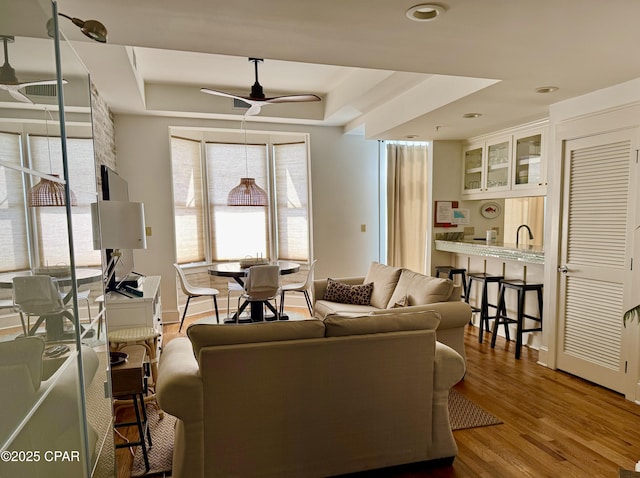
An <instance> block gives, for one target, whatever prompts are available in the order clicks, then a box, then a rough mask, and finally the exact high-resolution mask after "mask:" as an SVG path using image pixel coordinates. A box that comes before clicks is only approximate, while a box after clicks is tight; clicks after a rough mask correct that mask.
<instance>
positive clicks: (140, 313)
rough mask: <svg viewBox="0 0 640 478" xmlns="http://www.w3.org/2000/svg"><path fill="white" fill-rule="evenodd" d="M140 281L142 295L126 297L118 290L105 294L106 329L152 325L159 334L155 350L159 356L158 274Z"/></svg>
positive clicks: (159, 302)
mask: <svg viewBox="0 0 640 478" xmlns="http://www.w3.org/2000/svg"><path fill="white" fill-rule="evenodd" d="M142 281H143V282H142V290H143V295H142V297H127V296H125V295H122V294H119V293H118V292H109V293H107V294H106V301H105V305H106V308H107V330H108V331H113V330H118V329H126V328H130V327H153V328H154V330H155V331H156V332H158V333H159V334H160V336H159V337H158V350H157V356H158V357H159V356H160V348H161V347H162V303H161V301H160V276H146V277H144V278H143V279H142ZM129 295H132V294H129Z"/></svg>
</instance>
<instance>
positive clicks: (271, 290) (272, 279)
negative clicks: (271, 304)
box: [244, 265, 280, 300]
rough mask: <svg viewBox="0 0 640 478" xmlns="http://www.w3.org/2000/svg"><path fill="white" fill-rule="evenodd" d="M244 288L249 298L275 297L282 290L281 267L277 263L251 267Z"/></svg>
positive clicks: (265, 298)
mask: <svg viewBox="0 0 640 478" xmlns="http://www.w3.org/2000/svg"><path fill="white" fill-rule="evenodd" d="M244 290H245V292H246V294H247V296H249V300H267V299H270V298H272V297H275V296H276V295H278V293H279V290H280V267H278V266H277V265H267V266H253V267H250V268H249V272H248V273H247V279H246V281H245V283H244Z"/></svg>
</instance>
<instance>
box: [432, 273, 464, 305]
mask: <svg viewBox="0 0 640 478" xmlns="http://www.w3.org/2000/svg"><path fill="white" fill-rule="evenodd" d="M440 274H444V275H445V276H446V277H447V278H448V279H451V280H452V281H454V282H455V276H460V279H461V284H462V295H461V297H462V298H463V299H466V298H467V269H466V268H464V267H454V266H436V277H440Z"/></svg>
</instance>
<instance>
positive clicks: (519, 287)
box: [491, 280, 542, 359]
mask: <svg viewBox="0 0 640 478" xmlns="http://www.w3.org/2000/svg"><path fill="white" fill-rule="evenodd" d="M507 289H513V290H515V291H516V292H517V293H518V310H517V317H516V318H515V319H513V318H511V317H509V316H508V315H507V306H506V304H505V300H504V293H505V291H506V290H507ZM527 292H536V294H537V297H538V317H534V316H532V315H528V314H525V311H524V306H525V296H526V293H527ZM525 318H526V319H530V320H534V321H536V322H539V323H540V326H539V327H534V328H529V329H525V328H524V319H525ZM500 324H504V327H505V336H506V338H507V340H510V338H509V325H508V324H516V359H519V358H520V351H521V349H522V334H524V333H526V332H539V331H541V330H542V284H540V283H527V282H526V281H524V280H501V281H500V292H499V293H498V315H497V317H496V320H495V322H494V323H493V335H492V337H491V348H494V347H495V346H496V337H497V336H498V326H499V325H500Z"/></svg>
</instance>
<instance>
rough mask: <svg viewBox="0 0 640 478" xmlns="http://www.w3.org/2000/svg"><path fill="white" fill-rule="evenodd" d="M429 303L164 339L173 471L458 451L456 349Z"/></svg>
mask: <svg viewBox="0 0 640 478" xmlns="http://www.w3.org/2000/svg"><path fill="white" fill-rule="evenodd" d="M439 322H440V315H439V314H438V313H437V312H435V311H426V310H422V311H419V310H416V309H415V308H414V309H411V308H408V310H406V311H405V310H388V311H386V313H383V314H380V315H378V316H370V317H357V318H348V317H340V316H338V315H335V314H334V315H332V316H331V317H327V318H326V319H324V320H319V319H309V320H291V321H288V322H284V321H283V322H263V323H252V324H231V325H229V324H227V325H223V324H216V323H214V321H213V320H204V321H200V322H197V323H194V324H192V325H191V326H190V327H189V328H188V329H187V335H188V337H180V338H176V339H174V340H172V341H171V342H169V343H168V344H167V345H166V346H165V347H164V350H163V353H162V356H161V358H160V368H159V373H158V384H157V390H156V392H157V395H156V397H157V399H158V402H159V404H160V406H161V407H162V409H163V410H165V411H166V412H167V413H169V414H171V415H174V416H175V417H177V422H176V430H175V441H174V452H173V470H172V477H174V478H205V477H207V478H213V477H239V476H241V477H243V478H250V477H257V476H260V477H278V478H287V477H292V478H293V477H295V478H298V477H302V476H304V477H306V478H307V477H308V478H313V477H324V476H334V475H340V474H344V473H351V472H357V471H362V470H369V469H378V468H382V467H387V466H393V465H399V464H404V463H413V462H419V461H425V460H438V461H442V462H444V463H451V462H452V461H453V458H454V457H455V455H456V453H457V447H456V443H455V441H454V438H453V434H452V432H451V426H450V423H449V414H448V406H447V405H448V394H449V389H450V388H451V387H452V386H453V385H454V384H455V383H457V382H458V381H459V380H460V379H461V378H462V376H463V375H464V372H465V363H464V360H463V359H462V357H461V356H460V355H459V354H458V353H457V352H456V351H454V350H453V349H451V348H450V347H448V346H446V345H444V344H441V343H438V342H436V328H437V327H438V324H439Z"/></svg>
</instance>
